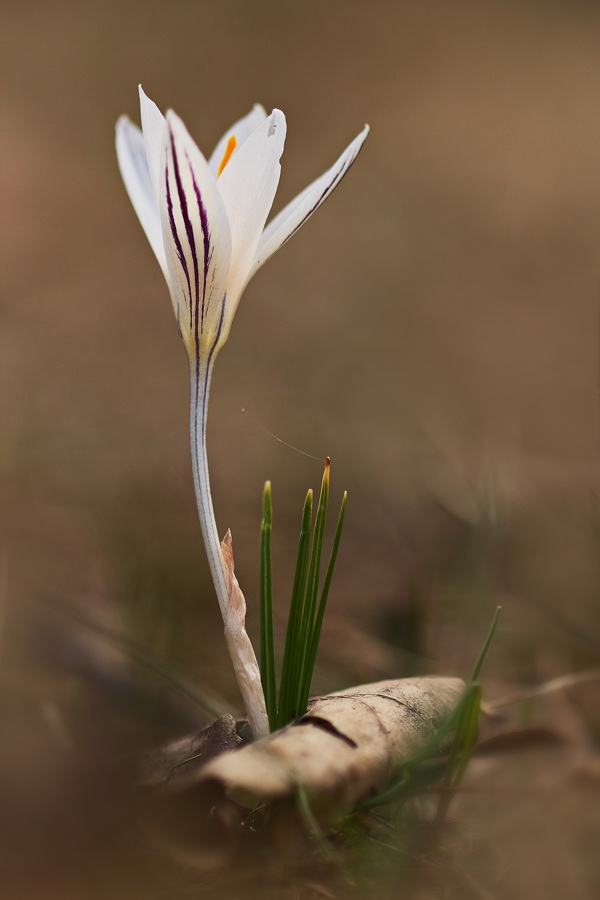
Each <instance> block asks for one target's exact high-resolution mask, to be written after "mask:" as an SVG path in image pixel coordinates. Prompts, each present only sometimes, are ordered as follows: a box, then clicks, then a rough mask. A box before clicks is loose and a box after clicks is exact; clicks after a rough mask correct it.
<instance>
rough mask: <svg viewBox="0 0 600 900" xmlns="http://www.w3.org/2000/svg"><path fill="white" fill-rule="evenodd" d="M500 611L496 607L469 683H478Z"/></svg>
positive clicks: (499, 608)
mask: <svg viewBox="0 0 600 900" xmlns="http://www.w3.org/2000/svg"><path fill="white" fill-rule="evenodd" d="M501 609H502V607H501V606H497V607H496V612H495V613H494V617H493V619H492V624H491V625H490V629H489V631H488V633H487V637H486V639H485V641H484V642H483V647H482V648H481V650H480V651H479V656H478V657H477V662H476V663H475V668H474V669H473V674H472V675H471V682H474V681H479V676H480V675H481V670H482V668H483V664H484V662H485V658H486V656H487V655H488V651H489V649H490V646H491V643H492V640H493V639H494V634H495V633H496V626H497V625H498V619H499V618H500V611H501Z"/></svg>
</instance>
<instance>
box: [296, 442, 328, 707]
mask: <svg viewBox="0 0 600 900" xmlns="http://www.w3.org/2000/svg"><path fill="white" fill-rule="evenodd" d="M330 466H331V460H330V459H329V457H327V459H326V460H325V469H324V471H323V480H322V481H321V491H320V493H319V503H318V505H317V514H316V516H315V527H314V531H313V540H312V550H311V554H310V566H309V570H308V581H307V585H306V597H305V600H304V609H303V613H302V625H301V628H300V631H301V634H300V641H301V644H300V646H301V648H302V650H301V654H302V655H301V665H302V670H301V671H302V674H301V676H300V679H299V681H298V684H297V685H296V706H297V709H298V713H297V715H303V713H304V712H305V711H306V707H305V706H304V705H303V703H302V698H303V697H304V695H305V694H306V695H308V691H309V690H310V684H309V685H308V686H307V684H306V682H307V679H308V677H309V676H308V669H307V660H308V654H309V651H310V645H311V639H312V633H313V629H314V624H315V610H316V605H317V592H318V590H319V575H320V572H321V556H322V554H323V536H324V533H325V522H326V520H327V505H328V501H329V474H330ZM310 677H312V672H311V673H310Z"/></svg>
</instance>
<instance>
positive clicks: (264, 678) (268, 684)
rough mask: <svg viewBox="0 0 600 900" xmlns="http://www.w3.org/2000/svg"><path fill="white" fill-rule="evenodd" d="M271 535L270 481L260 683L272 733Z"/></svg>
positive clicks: (263, 543) (263, 547) (263, 541)
mask: <svg viewBox="0 0 600 900" xmlns="http://www.w3.org/2000/svg"><path fill="white" fill-rule="evenodd" d="M272 531H273V504H272V500H271V482H270V481H267V482H266V483H265V489H264V492H263V520H262V525H261V529H260V679H261V682H262V686H263V691H264V694H265V703H266V707H267V716H268V718H269V728H270V729H271V731H273V730H274V729H275V728H276V727H277V686H276V681H275V649H274V640H273V574H272V552H271V534H272Z"/></svg>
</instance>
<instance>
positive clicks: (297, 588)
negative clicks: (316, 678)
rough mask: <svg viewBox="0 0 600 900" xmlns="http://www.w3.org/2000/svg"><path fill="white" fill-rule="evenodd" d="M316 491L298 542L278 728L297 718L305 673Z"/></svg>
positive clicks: (307, 502)
mask: <svg viewBox="0 0 600 900" xmlns="http://www.w3.org/2000/svg"><path fill="white" fill-rule="evenodd" d="M312 508H313V492H312V489H311V490H309V491H308V493H307V495H306V499H305V501H304V508H303V510H302V521H301V524H300V539H299V541H298V556H297V559H296V572H295V575H294V586H293V589H292V599H291V602H290V612H289V616H288V624H287V631H286V636H285V650H284V654H283V665H282V670H281V683H280V689H279V709H278V713H277V725H278V727H279V728H282V727H283V726H284V725H286V724H287V723H288V722H289V721H291V720H292V719H293V718H295V705H294V698H295V693H296V686H297V684H298V680H299V678H300V676H301V670H302V647H301V644H300V628H301V624H302V613H303V609H304V594H305V590H306V578H307V574H308V559H309V553H310V530H311V525H312Z"/></svg>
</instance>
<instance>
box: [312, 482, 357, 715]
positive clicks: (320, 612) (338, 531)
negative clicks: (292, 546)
mask: <svg viewBox="0 0 600 900" xmlns="http://www.w3.org/2000/svg"><path fill="white" fill-rule="evenodd" d="M347 499H348V494H347V492H346V491H344V496H343V497H342V504H341V507H340V513H339V516H338V520H337V525H336V528H335V534H334V537H333V545H332V548H331V553H330V556H329V562H328V564H327V569H326V571H325V579H324V581H323V588H322V590H321V599H320V601H319V608H318V609H317V615H316V618H315V622H314V626H313V630H312V634H311V639H310V646H309V650H308V655H307V659H306V664H305V674H304V679H303V685H304V693H303V695H302V697H301V698H300V704H301V707H303V708H306V705H307V703H308V698H309V695H310V686H311V683H312V676H313V672H314V668H315V662H316V659H317V650H318V648H319V640H320V637H321V628H322V625H323V617H324V615H325V607H326V606H327V598H328V596H329V588H330V586H331V579H332V577H333V570H334V568H335V561H336V559H337V554H338V550H339V546H340V540H341V537H342V528H343V526H344V515H345V513H346V501H347Z"/></svg>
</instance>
